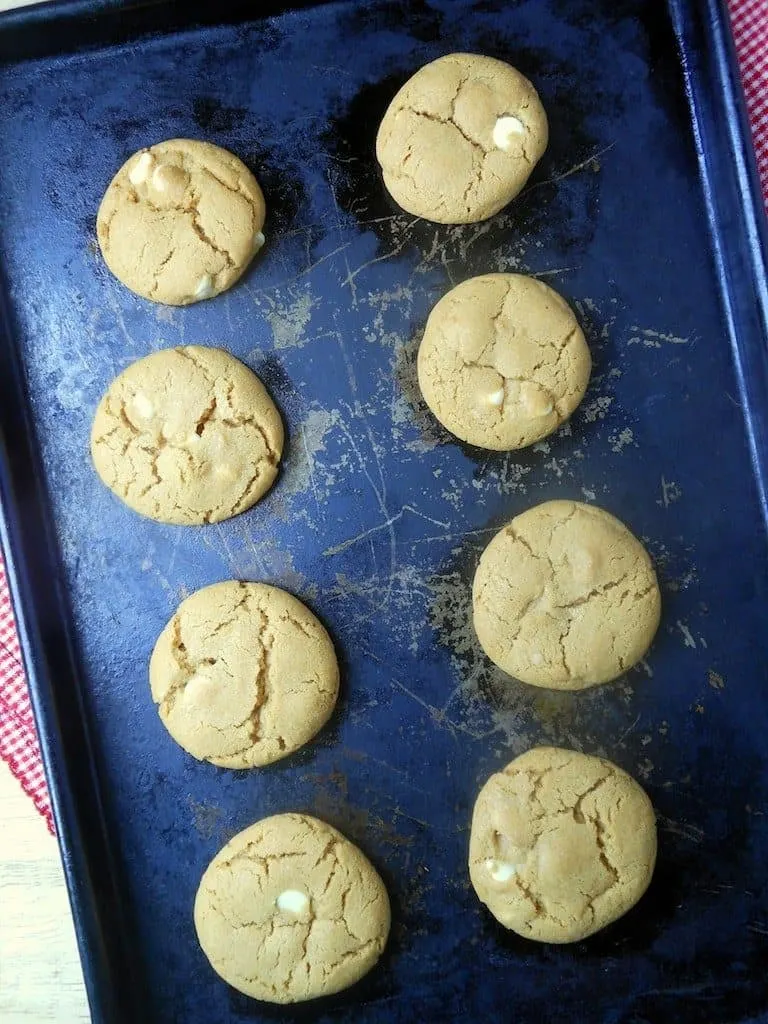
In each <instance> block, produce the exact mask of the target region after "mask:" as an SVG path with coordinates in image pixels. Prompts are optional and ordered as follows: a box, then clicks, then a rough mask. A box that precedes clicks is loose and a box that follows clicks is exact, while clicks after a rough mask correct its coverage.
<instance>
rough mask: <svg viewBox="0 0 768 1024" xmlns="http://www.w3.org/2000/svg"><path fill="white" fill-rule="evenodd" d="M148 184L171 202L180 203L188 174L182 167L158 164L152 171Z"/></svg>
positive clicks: (187, 181) (187, 180) (185, 188)
mask: <svg viewBox="0 0 768 1024" xmlns="http://www.w3.org/2000/svg"><path fill="white" fill-rule="evenodd" d="M150 184H151V185H152V188H153V189H154V190H155V191H156V192H160V193H162V194H163V196H164V198H166V199H168V200H170V201H171V202H173V203H180V202H181V200H182V199H183V198H184V193H185V192H186V191H187V185H188V184H189V175H188V174H187V172H186V171H185V170H184V168H183V167H176V166H175V165H173V164H158V166H157V167H156V168H155V169H154V171H153V172H152V177H151V179H150Z"/></svg>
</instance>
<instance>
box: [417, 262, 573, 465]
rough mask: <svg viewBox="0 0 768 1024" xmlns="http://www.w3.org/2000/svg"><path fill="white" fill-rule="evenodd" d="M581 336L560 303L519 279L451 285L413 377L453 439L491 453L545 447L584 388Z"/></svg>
mask: <svg viewBox="0 0 768 1024" xmlns="http://www.w3.org/2000/svg"><path fill="white" fill-rule="evenodd" d="M591 365H592V361H591V358H590V354H589V348H588V346H587V342H586V339H585V337H584V333H583V331H582V330H581V327H580V326H579V324H578V322H577V320H576V317H575V315H574V313H573V311H572V310H571V309H570V307H569V306H568V305H567V303H566V302H565V300H564V299H562V298H561V297H560V296H559V295H558V294H557V292H556V291H554V290H553V289H552V288H550V287H549V286H548V285H546V284H543V282H541V281H538V280H536V279H535V278H532V277H527V276H524V275H522V274H482V275H481V276H479V277H472V278H469V279H468V280H466V281H463V282H462V283H461V284H459V285H456V287H455V288H453V289H451V291H449V292H448V293H447V294H445V295H444V296H443V297H442V298H441V299H440V301H439V302H438V303H437V304H436V305H435V307H434V309H433V310H432V312H431V313H430V314H429V318H428V320H427V324H426V328H425V330H424V336H423V338H422V340H421V345H420V346H419V353H418V358H417V372H418V380H419V387H420V388H421V393H422V394H423V396H424V399H425V401H426V403H427V405H428V406H429V408H430V409H431V410H432V412H433V413H434V414H435V416H436V417H437V418H438V420H440V422H441V423H442V424H443V426H444V427H445V428H446V429H447V430H450V432H451V433H452V434H455V435H456V437H458V438H460V439H461V440H462V441H466V442H467V443H468V444H473V445H477V446H478V447H479V448H487V449H490V450H492V451H512V450H514V449H517V448H525V447H526V446H527V445H531V444H535V443H536V442H537V441H541V440H542V439H543V438H545V437H546V436H547V435H548V434H551V433H552V432H553V431H555V430H557V428H558V427H559V426H560V425H561V424H562V423H563V422H564V421H565V420H567V419H568V417H569V416H570V415H571V413H572V412H573V411H574V409H575V408H576V407H577V405H578V404H579V402H580V401H581V399H582V397H583V396H584V392H585V391H586V388H587V384H588V382H589V374H590V369H591Z"/></svg>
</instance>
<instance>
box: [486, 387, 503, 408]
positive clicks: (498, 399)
mask: <svg viewBox="0 0 768 1024" xmlns="http://www.w3.org/2000/svg"><path fill="white" fill-rule="evenodd" d="M488 402H489V403H490V404H491V405H496V406H501V405H503V404H504V388H499V390H498V391H494V392H493V394H492V395H488Z"/></svg>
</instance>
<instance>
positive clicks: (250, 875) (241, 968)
mask: <svg viewBox="0 0 768 1024" xmlns="http://www.w3.org/2000/svg"><path fill="white" fill-rule="evenodd" d="M389 925H390V910H389V897H388V896H387V891H386V889H385V888H384V883H383V882H382V880H381V878H380V877H379V875H378V873H377V872H376V870H375V868H374V867H373V865H372V864H371V863H370V861H369V860H368V859H367V858H366V857H365V856H364V855H363V854H362V853H361V852H360V850H359V849H358V848H357V847H356V846H354V845H353V844H352V843H351V842H350V841H349V840H348V839H345V838H344V836H343V835H341V833H340V832H337V831H336V829H334V828H331V826H330V825H326V824H325V823H324V822H322V821H318V820H317V818H310V817H309V816H308V815H305V814H277V815H275V816H274V817H271V818H265V819H264V820H263V821H259V822H257V823H256V824H255V825H251V827H250V828H247V829H245V831H243V832H240V833H239V834H238V835H236V836H235V838H234V839H232V840H230V842H228V843H227V845H226V846H225V847H224V848H223V849H222V850H221V851H220V852H219V853H218V854H217V855H216V856H215V857H214V859H213V860H212V861H211V863H210V864H209V865H208V867H207V869H206V871H205V873H204V875H203V877H202V880H201V882H200V888H199V889H198V891H197V897H196V898H195V928H196V929H197V937H198V939H199V941H200V945H201V946H202V949H203V952H204V953H205V955H206V956H207V957H208V960H209V961H210V963H211V966H212V967H213V969H214V970H215V971H216V973H217V974H219V975H220V976H221V977H222V978H223V979H224V980H225V981H226V982H228V983H229V984H230V985H232V986H233V987H234V988H236V989H238V990H239V991H240V992H244V993H245V995H247V996H251V997H252V998H254V999H263V1000H266V1001H267V1002H270V1003H297V1002H301V1001H303V1000H306V999H315V998H316V997H317V996H325V995H330V994H331V993H333V992H339V991H340V990H341V989H344V988H348V987H349V986H350V985H353V984H354V983H355V982H356V981H358V979H360V978H362V976H363V975H364V974H366V973H367V972H368V971H369V970H370V969H371V968H372V967H373V965H374V964H375V963H376V961H377V960H378V959H379V957H380V956H381V953H382V950H383V949H384V946H385V945H386V942H387V936H388V935H389Z"/></svg>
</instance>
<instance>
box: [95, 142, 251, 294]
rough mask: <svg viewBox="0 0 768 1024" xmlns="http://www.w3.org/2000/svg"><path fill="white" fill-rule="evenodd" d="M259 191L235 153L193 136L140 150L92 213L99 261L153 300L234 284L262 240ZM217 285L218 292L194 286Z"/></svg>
mask: <svg viewBox="0 0 768 1024" xmlns="http://www.w3.org/2000/svg"><path fill="white" fill-rule="evenodd" d="M265 212H266V211H265V206H264V196H263V194H262V191H261V188H260V187H259V184H258V182H257V181H256V179H255V178H254V176H253V174H252V173H251V172H250V170H249V169H248V168H247V167H246V166H245V164H244V163H243V162H242V161H241V160H239V159H238V158H237V157H236V156H235V155H234V154H233V153H229V152H227V150H225V149H221V147H219V146H214V145H212V144H211V143H208V142H200V141H199V140H197V139H169V140H168V141H166V142H159V143H157V144H156V145H154V146H151V147H148V148H147V149H143V150H140V151H139V152H138V153H135V154H134V155H133V156H131V157H129V159H128V160H127V161H126V162H125V163H124V164H123V166H122V167H121V168H120V169H119V170H118V171H117V173H116V174H115V176H114V178H113V179H112V181H111V182H110V184H109V187H108V188H107V190H106V192H105V194H104V198H103V199H102V201H101V205H100V206H99V212H98V215H97V217H96V235H97V238H98V242H99V247H100V249H101V252H102V255H103V256H104V260H105V262H106V264H107V266H108V267H109V269H110V270H111V271H112V273H113V274H114V275H115V277H117V279H118V280H119V281H122V283H123V284H124V285H126V286H127V287H128V288H130V289H131V290H132V291H134V292H135V293H136V294H137V295H141V296H142V297H143V298H145V299H150V300H151V301H153V302H164V303H167V304H169V305H174V306H186V305H188V304H190V303H193V302H198V301H200V300H201V299H208V298H211V297H212V294H216V295H218V294H219V293H221V292H224V291H226V290H227V289H228V288H231V287H232V285H233V284H234V283H235V282H236V281H237V280H238V278H239V277H240V276H241V275H242V274H243V273H244V271H245V269H246V268H247V266H248V265H249V264H250V262H251V260H253V258H254V256H255V255H256V252H257V251H258V249H259V248H261V245H262V244H263V234H262V228H263V226H264V217H265ZM206 278H210V279H211V281H214V282H215V292H213V293H210V292H209V290H208V289H206V288H205V287H203V288H200V290H199V291H198V288H199V286H200V282H201V280H205V279H206Z"/></svg>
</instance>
